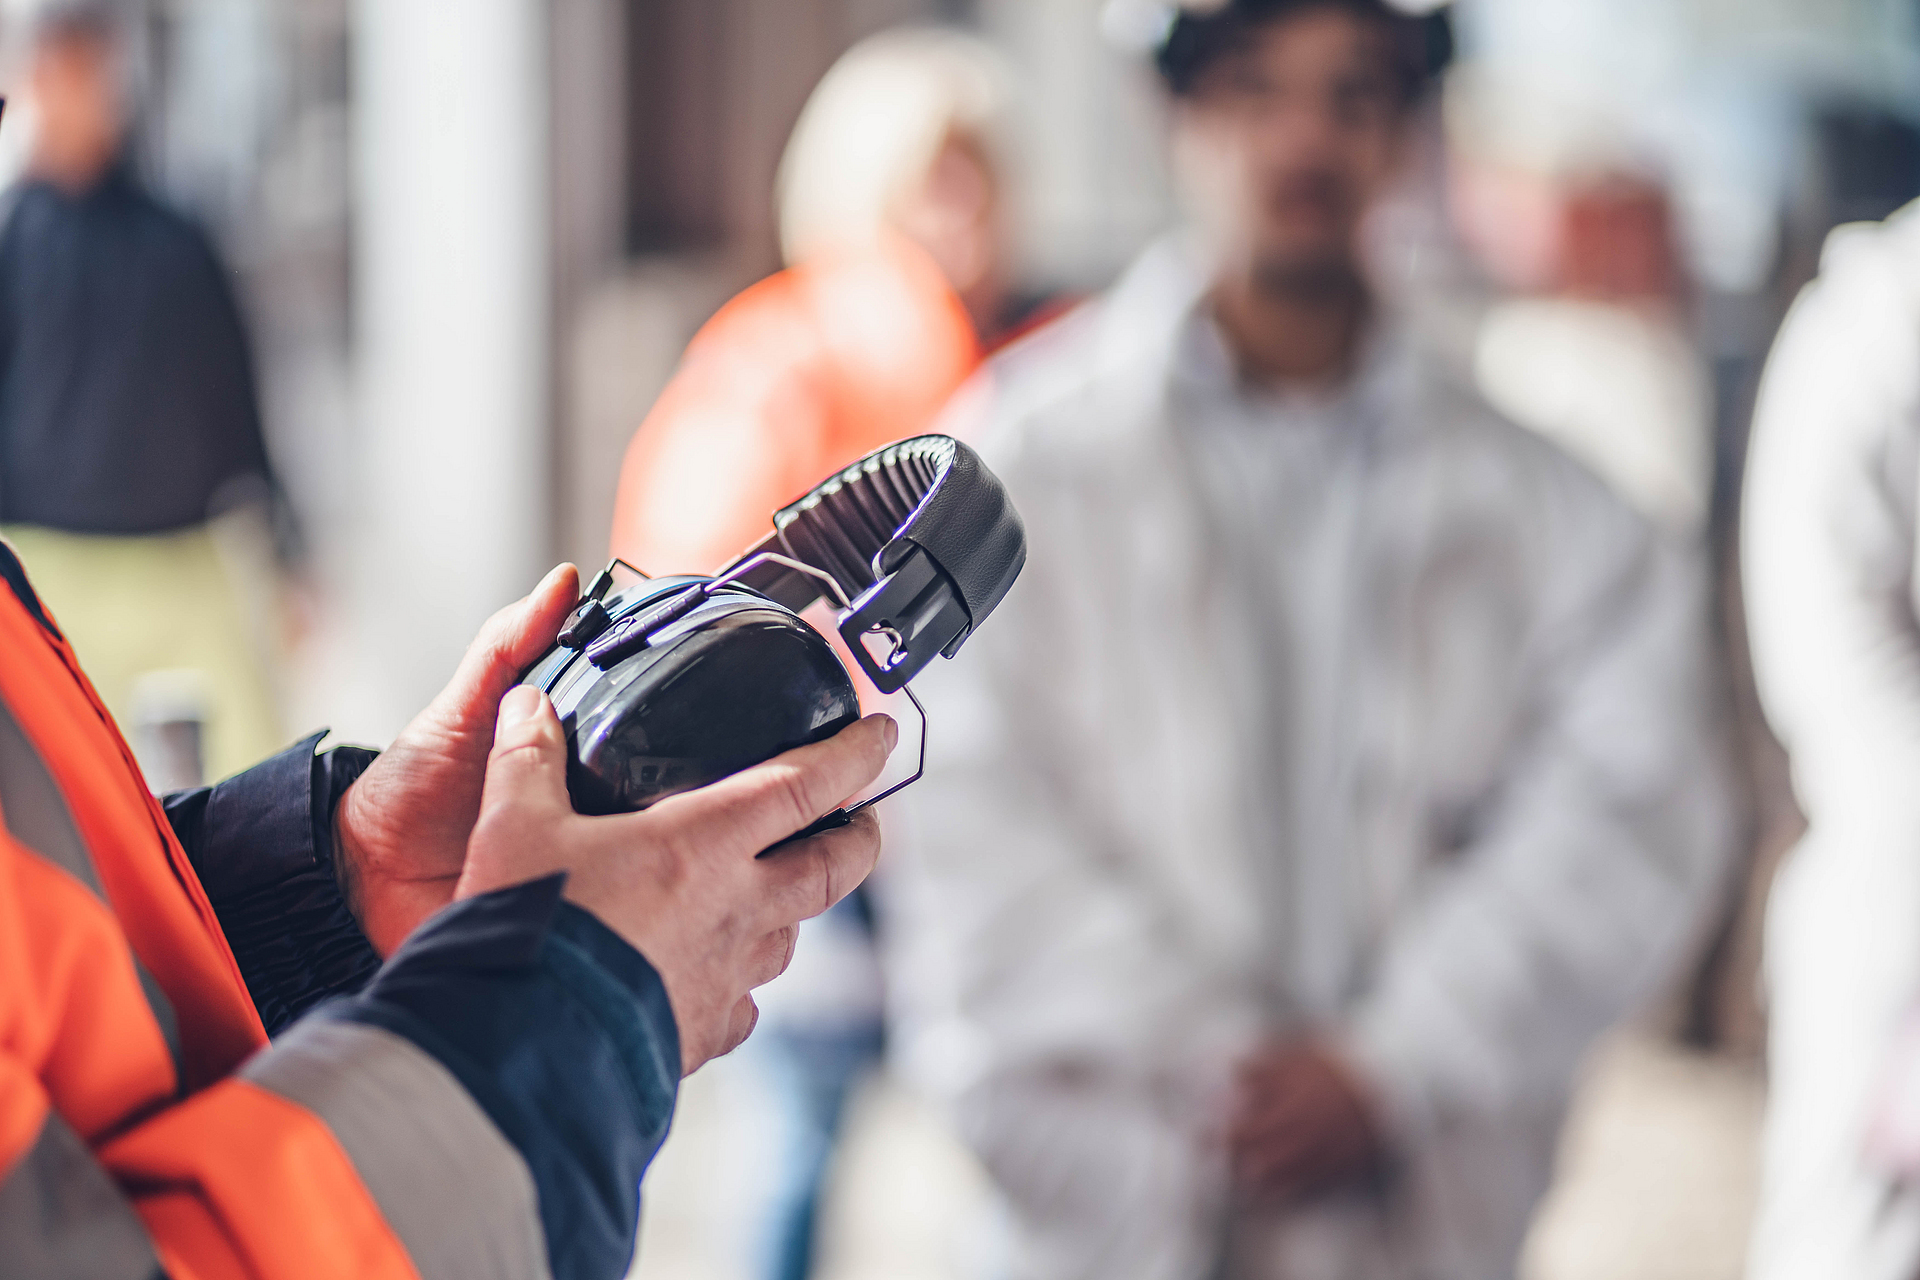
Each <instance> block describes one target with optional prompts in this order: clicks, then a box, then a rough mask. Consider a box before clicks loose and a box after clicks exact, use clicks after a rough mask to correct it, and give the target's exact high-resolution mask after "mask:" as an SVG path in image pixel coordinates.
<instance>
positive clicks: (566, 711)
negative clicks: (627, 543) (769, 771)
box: [524, 578, 860, 813]
mask: <svg viewBox="0 0 1920 1280" xmlns="http://www.w3.org/2000/svg"><path fill="white" fill-rule="evenodd" d="M704 581H705V580H704V579H699V578H667V579H659V580H656V581H649V582H644V583H642V584H641V585H640V586H638V587H636V588H634V589H632V590H630V591H627V592H625V593H622V594H621V595H618V596H614V597H612V598H610V599H609V600H607V601H606V602H605V607H606V609H607V612H608V615H609V617H610V619H611V626H610V627H609V628H608V629H605V630H603V631H602V632H601V634H600V635H599V637H598V638H597V639H596V640H595V641H594V642H593V643H592V644H589V645H587V646H586V647H585V649H584V651H583V650H582V649H578V648H574V649H569V648H565V647H557V648H555V649H554V650H553V651H552V652H550V653H549V654H548V655H547V656H546V657H545V658H543V659H541V661H540V662H539V663H537V664H536V665H535V666H534V667H533V669H532V670H531V671H529V672H528V673H527V676H526V678H525V680H524V683H527V684H531V685H535V686H537V687H539V688H541V689H544V690H545V691H546V692H547V693H548V695H549V696H550V697H551V698H552V699H553V704H554V710H555V711H556V712H558V713H559V716H560V723H561V725H562V726H563V727H564V728H565V730H566V735H567V750H568V760H567V790H568V792H569V793H570V794H571V796H572V797H573V807H574V808H575V809H576V810H577V811H579V812H581V813H624V812H629V811H631V810H634V809H644V808H646V807H647V806H648V805H650V804H653V803H655V802H656V801H659V800H664V799H666V798H667V797H668V796H672V795H677V794H679V793H680V792H682V791H691V790H692V789H694V788H695V787H703V786H705V785H707V784H708V783H709V782H715V781H718V780H719V779H721V778H724V777H726V776H727V775H728V774H731V773H737V772H739V771H740V770H741V769H745V768H747V767H749V766H751V765H755V764H758V763H760V762H761V761H762V760H767V759H770V758H772V757H773V756H776V755H779V754H780V753H781V752H782V751H788V750H791V749H792V748H794V747H799V746H804V745H806V744H807V743H809V742H819V741H820V740H822V739H824V738H830V737H832V736H833V735H834V734H836V733H838V732H839V731H840V730H842V729H844V728H846V727H847V726H848V725H850V724H852V723H853V722H854V721H855V720H857V719H859V718H860V699H859V696H858V695H857V694H856V693H855V692H854V688H853V681H852V679H851V678H850V677H849V676H848V675H847V669H846V667H844V666H843V665H841V662H840V659H839V658H838V657H837V656H836V655H835V654H834V652H833V648H832V646H831V645H829V644H828V643H827V642H826V641H825V640H824V639H822V638H821V636H820V633H819V632H817V631H815V630H814V629H813V628H812V627H810V626H808V625H807V624H806V622H804V621H803V620H802V619H801V618H800V617H798V616H797V615H796V614H795V613H794V612H793V611H792V610H791V609H788V608H786V607H785V606H783V605H780V604H776V603H775V602H773V601H771V600H768V599H766V598H765V597H763V596H761V595H759V594H758V593H757V592H754V591H751V590H747V589H742V588H735V587H731V586H728V587H722V588H720V589H719V590H717V591H715V592H714V593H713V594H711V595H706V594H703V593H702V592H701V591H700V587H701V584H702V583H703V582H704ZM689 593H691V598H693V599H694V603H693V605H692V607H690V608H688V609H687V610H686V611H685V612H684V613H682V614H681V615H680V616H679V617H678V618H676V619H674V620H673V622H672V623H670V624H668V625H665V626H661V627H659V628H657V629H655V630H654V631H653V632H652V634H651V635H650V636H648V637H647V639H646V642H645V643H644V644H640V645H637V646H635V647H633V648H631V649H629V650H627V651H625V652H618V653H616V654H614V656H611V657H608V656H607V652H606V651H603V652H602V653H601V654H600V655H599V656H600V657H601V659H602V660H601V661H599V662H596V661H595V660H594V658H595V656H596V653H595V651H596V650H597V649H600V646H601V643H602V642H604V641H607V640H612V639H615V638H616V637H615V630H616V629H617V628H619V627H620V626H621V624H622V623H623V622H626V621H629V620H633V619H636V618H639V617H641V616H643V615H645V614H646V613H648V612H649V611H651V610H654V609H656V608H658V606H659V605H660V603H661V602H662V601H663V600H667V599H668V598H670V597H671V598H689Z"/></svg>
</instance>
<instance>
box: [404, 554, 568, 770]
mask: <svg viewBox="0 0 1920 1280" xmlns="http://www.w3.org/2000/svg"><path fill="white" fill-rule="evenodd" d="M579 602H580V571H579V570H578V569H575V568H574V567H573V566H572V565H570V564H562V565H556V566H554V568H553V569H552V570H551V571H549V572H548V574H547V576H546V577H544V578H542V579H541V580H540V585H539V586H537V587H535V588H534V589H533V590H532V591H531V592H530V593H528V595H527V596H526V597H525V598H523V599H520V600H516V601H514V602H513V603H512V604H510V605H508V606H507V607H506V608H504V609H502V610H500V611H499V612H498V613H496V614H494V615H493V616H492V617H491V618H488V619H487V621H486V623H485V624H484V625H483V626H482V627H481V628H480V634H479V635H478V636H476V637H474V641H473V643H472V644H471V645H469V646H467V652H466V655H465V656H464V657H462V658H461V659H460V667H459V669H458V670H456V671H455V672H454V674H453V679H452V681H451V682H449V683H448V685H447V687H446V688H445V689H444V690H442V691H441V694H440V696H439V697H438V698H437V699H435V704H436V709H437V710H438V711H439V712H440V713H441V714H442V715H443V716H445V717H450V718H451V720H452V723H453V724H455V725H461V726H469V727H472V728H474V729H476V730H477V731H479V732H482V733H484V732H485V726H486V721H485V719H484V718H482V717H484V716H487V715H490V714H492V712H493V709H494V706H495V704H496V703H498V702H499V700H500V695H501V694H503V693H505V692H506V690H507V688H508V686H509V685H511V684H513V682H514V681H516V680H518V679H519V678H520V673H521V672H523V671H525V670H526V669H527V668H528V667H529V666H531V665H533V662H534V660H535V659H536V658H538V657H539V656H540V655H541V654H543V653H545V652H546V651H547V650H548V649H549V648H551V647H552V646H553V642H554V637H555V635H557V634H558V633H559V630H560V625H561V624H562V623H564V622H565V621H566V620H567V615H568V614H569V613H571V612H572V611H573V607H574V606H575V605H576V604H578V603H579Z"/></svg>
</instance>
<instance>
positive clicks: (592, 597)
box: [558, 569, 613, 649]
mask: <svg viewBox="0 0 1920 1280" xmlns="http://www.w3.org/2000/svg"><path fill="white" fill-rule="evenodd" d="M612 586H613V571H612V570H611V569H602V570H601V571H600V572H599V574H598V575H597V576H596V577H595V578H594V580H593V583H592V585H591V586H589V587H588V588H587V594H586V595H585V596H584V597H583V598H582V599H581V601H580V603H579V604H578V605H576V606H575V607H574V610H573V612H572V613H570V614H568V615H567V620H566V622H565V623H564V624H562V626H561V628H560V635H559V637H558V639H559V643H560V647H561V648H563V649H584V648H586V647H587V646H588V645H589V644H591V643H593V641H594V640H595V639H596V638H598V637H599V635H600V633H601V632H602V631H605V630H606V629H607V628H608V627H609V626H611V625H612V623H613V618H612V617H611V616H610V615H609V614H608V613H607V606H605V605H604V604H601V603H600V602H601V601H602V600H604V599H606V597H607V591H608V590H609V589H610V588H611V587H612Z"/></svg>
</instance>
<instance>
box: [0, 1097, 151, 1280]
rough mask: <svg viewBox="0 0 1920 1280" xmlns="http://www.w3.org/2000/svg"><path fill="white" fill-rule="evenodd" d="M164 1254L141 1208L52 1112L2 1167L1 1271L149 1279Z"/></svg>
mask: <svg viewBox="0 0 1920 1280" xmlns="http://www.w3.org/2000/svg"><path fill="white" fill-rule="evenodd" d="M159 1274H160V1259H159V1257H158V1256H157V1255H156V1254H155V1253H154V1251H153V1242H152V1241H150V1240H149V1239H147V1231H146V1228H145V1227H144V1226H142V1225H141V1222H140V1219H139V1217H138V1215H136V1214H135V1213H134V1211H133V1206H132V1205H130V1204H128V1203H127V1199H126V1197H125V1196H123V1195H121V1194H120V1189H119V1188H118V1187H116V1186H114V1185H113V1179H111V1178H109V1177H108V1176H107V1171H106V1170H105V1169H102V1168H101V1167H100V1164H99V1162H98V1161H97V1160H95V1159H94V1158H93V1153H92V1152H91V1151H88V1150H87V1144H86V1143H84V1142H82V1141H81V1140H80V1135H79V1134H77V1133H75V1132H74V1131H73V1130H72V1129H69V1128H68V1127H67V1125H66V1122H65V1121H63V1120H61V1119H60V1117H59V1116H57V1115H54V1114H53V1113H51V1112H49V1113H48V1115H47V1123H46V1124H45V1126H43V1127H42V1128H41V1130H40V1137H39V1139H38V1140H37V1141H36V1142H35V1143H34V1144H33V1146H32V1147H31V1148H29V1149H28V1151H27V1154H26V1155H25V1156H24V1157H23V1158H22V1159H21V1160H20V1162H19V1163H18V1164H16V1165H15V1166H14V1167H13V1168H12V1169H9V1170H6V1171H4V1172H0V1275H5V1276H6V1277H7V1278H8V1280H81V1277H85V1278H86V1280H149V1277H152V1276H157V1275H159Z"/></svg>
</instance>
